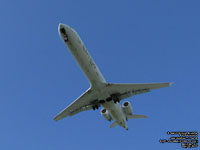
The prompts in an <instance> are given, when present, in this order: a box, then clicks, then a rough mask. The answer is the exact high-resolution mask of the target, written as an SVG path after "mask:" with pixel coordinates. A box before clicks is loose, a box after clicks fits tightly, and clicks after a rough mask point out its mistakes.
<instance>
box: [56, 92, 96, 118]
mask: <svg viewBox="0 0 200 150" xmlns="http://www.w3.org/2000/svg"><path fill="white" fill-rule="evenodd" d="M94 98H95V95H94V92H92V90H91V89H88V90H87V91H86V92H85V93H83V94H82V95H81V96H80V97H79V98H77V99H76V100H75V101H74V102H73V103H72V104H70V105H69V106H68V107H66V108H65V109H64V110H63V111H61V112H60V113H59V114H58V115H57V116H56V117H55V118H54V120H55V121H58V120H60V119H63V118H64V117H67V116H72V115H75V114H77V113H79V112H82V111H86V110H89V109H92V107H93V106H94V104H95V103H96V102H98V101H97V100H95V99H94Z"/></svg>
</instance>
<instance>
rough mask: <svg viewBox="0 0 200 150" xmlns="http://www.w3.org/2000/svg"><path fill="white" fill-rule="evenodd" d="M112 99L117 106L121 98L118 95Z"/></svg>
mask: <svg viewBox="0 0 200 150" xmlns="http://www.w3.org/2000/svg"><path fill="white" fill-rule="evenodd" d="M112 99H113V101H114V103H115V104H116V103H117V102H118V103H119V98H118V97H117V96H116V95H112Z"/></svg>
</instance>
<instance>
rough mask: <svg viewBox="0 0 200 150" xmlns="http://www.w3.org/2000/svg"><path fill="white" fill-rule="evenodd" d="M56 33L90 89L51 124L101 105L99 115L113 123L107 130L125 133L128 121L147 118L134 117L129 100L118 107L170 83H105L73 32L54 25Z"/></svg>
mask: <svg viewBox="0 0 200 150" xmlns="http://www.w3.org/2000/svg"><path fill="white" fill-rule="evenodd" d="M58 33H59V35H60V37H61V39H62V40H63V42H64V44H65V45H66V46H67V47H68V49H69V51H70V52H71V53H72V55H73V57H74V58H75V60H76V62H77V63H78V65H79V66H80V68H81V69H82V71H83V72H84V74H85V76H86V77H87V79H88V80H89V82H90V87H89V89H87V90H86V91H85V92H84V93H83V94H82V95H81V96H80V97H78V98H77V99H76V100H75V101H74V102H72V103H71V104H70V105H69V106H68V107H66V108H65V109H64V110H63V111H61V112H60V113H59V114H58V115H57V116H56V117H55V118H54V120H55V121H58V120H61V119H63V118H64V117H67V116H73V115H75V114H78V113H80V112H82V111H86V110H91V109H93V110H95V109H98V108H99V107H100V106H103V109H102V110H101V115H102V116H103V117H104V118H105V119H106V120H108V121H112V120H113V123H112V124H111V125H110V128H113V127H115V126H116V125H119V126H122V127H123V128H125V129H126V130H128V126H127V122H126V121H127V120H128V119H136V118H147V116H145V115H137V114H134V113H133V109H132V106H131V103H130V102H129V101H126V102H124V103H123V104H122V106H120V103H119V102H120V101H121V100H123V99H125V98H128V97H131V96H134V95H137V94H142V93H146V92H150V91H151V90H154V89H158V88H163V87H169V86H171V84H172V83H144V84H138V83H136V84H120V83H107V82H106V80H105V79H104V77H103V75H102V74H101V72H100V70H99V68H98V67H97V65H96V64H95V62H94V60H93V59H92V57H91V56H90V54H89V52H88V51H87V49H86V47H85V45H84V44H83V42H82V40H81V38H80V37H79V35H78V34H77V32H76V31H75V30H74V29H73V28H71V27H70V26H68V25H65V24H61V23H60V24H59V26H58Z"/></svg>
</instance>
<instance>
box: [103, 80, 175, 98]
mask: <svg viewBox="0 0 200 150" xmlns="http://www.w3.org/2000/svg"><path fill="white" fill-rule="evenodd" d="M171 84H172V83H142V84H115V83H113V84H112V83H108V84H107V90H108V91H109V93H111V94H112V95H116V96H118V98H119V100H122V99H125V98H128V97H130V96H133V95H137V94H142V93H146V92H150V91H151V90H154V89H159V88H163V87H169V86H171Z"/></svg>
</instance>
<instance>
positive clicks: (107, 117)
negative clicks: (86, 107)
mask: <svg viewBox="0 0 200 150" xmlns="http://www.w3.org/2000/svg"><path fill="white" fill-rule="evenodd" d="M101 115H102V116H103V117H104V118H105V119H106V120H108V121H111V120H112V117H111V115H110V113H109V112H108V110H107V109H105V108H103V109H102V110H101Z"/></svg>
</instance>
